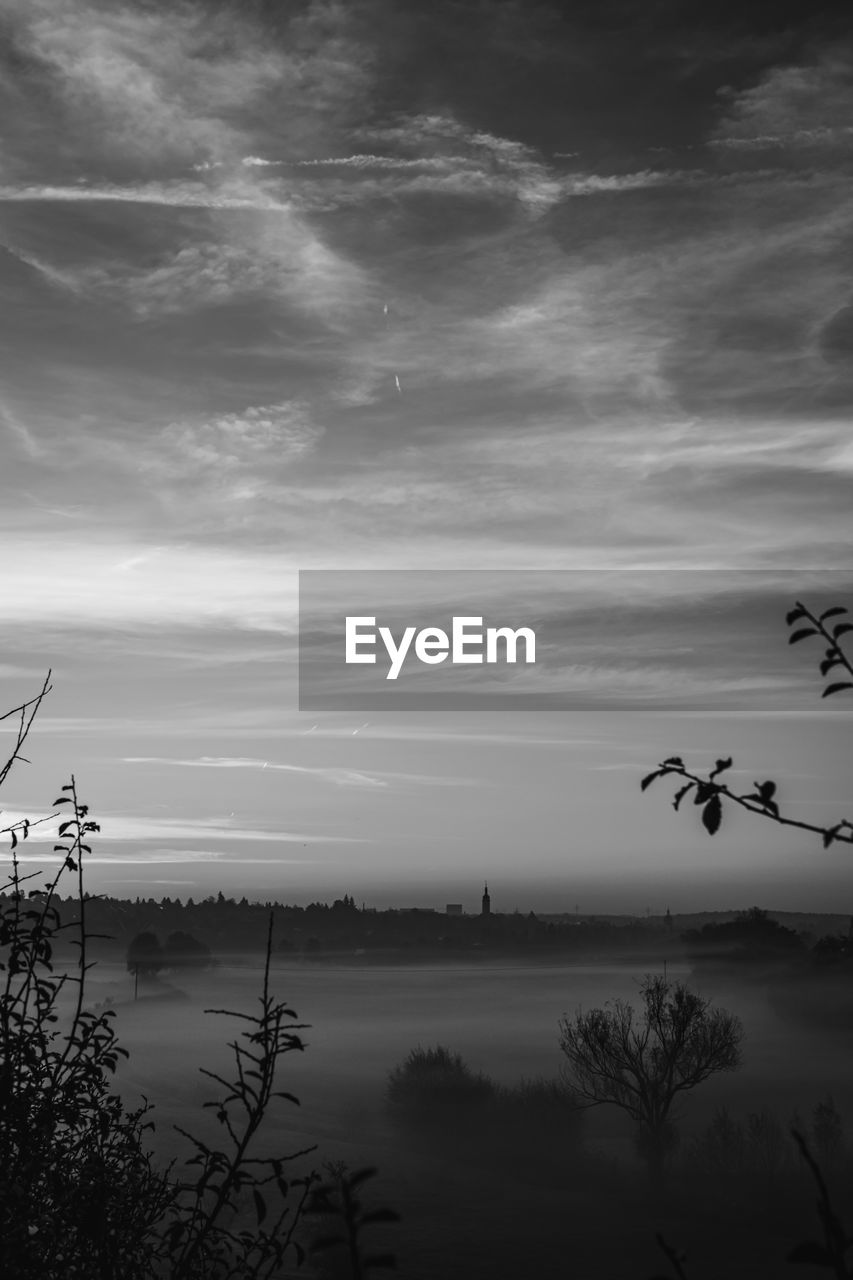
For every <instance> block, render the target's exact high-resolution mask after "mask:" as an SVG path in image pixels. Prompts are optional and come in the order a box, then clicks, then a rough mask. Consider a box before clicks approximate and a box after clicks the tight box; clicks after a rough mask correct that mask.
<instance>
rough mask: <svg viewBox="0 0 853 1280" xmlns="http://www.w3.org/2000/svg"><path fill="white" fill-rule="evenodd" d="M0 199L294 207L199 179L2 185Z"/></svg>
mask: <svg viewBox="0 0 853 1280" xmlns="http://www.w3.org/2000/svg"><path fill="white" fill-rule="evenodd" d="M0 201H8V202H16V203H27V202H36V201H47V202H65V201H68V202H71V203H74V204H77V203H89V204H92V203H99V202H107V203H110V202H116V203H119V204H143V205H144V204H153V205H164V206H166V207H167V208H177V209H256V210H259V211H261V212H278V213H286V212H288V211H289V210H290V209H291V207H292V206H291V204H290V202H288V201H282V200H281V199H279V198H278V197H276V196H275V195H271V194H268V193H267V192H265V191H264V190H263V189H259V188H256V187H253V188H251V189H247V188H245V187H244V188H242V189H240V188H239V187H233V186H223V187H211V186H207V185H205V184H203V183H200V182H186V181H175V182H143V183H134V184H128V185H124V186H119V185H117V184H114V183H101V184H99V185H97V186H95V185H92V184H90V183H81V184H80V185H79V186H73V187H72V186H55V185H51V184H40V185H30V186H9V185H6V186H0Z"/></svg>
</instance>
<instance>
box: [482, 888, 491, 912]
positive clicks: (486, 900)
mask: <svg viewBox="0 0 853 1280" xmlns="http://www.w3.org/2000/svg"><path fill="white" fill-rule="evenodd" d="M491 912H492V900H491V898H490V897H489V886H488V885H487V884H484V885H483V905H482V907H481V908H480V915H483V916H488V915H491Z"/></svg>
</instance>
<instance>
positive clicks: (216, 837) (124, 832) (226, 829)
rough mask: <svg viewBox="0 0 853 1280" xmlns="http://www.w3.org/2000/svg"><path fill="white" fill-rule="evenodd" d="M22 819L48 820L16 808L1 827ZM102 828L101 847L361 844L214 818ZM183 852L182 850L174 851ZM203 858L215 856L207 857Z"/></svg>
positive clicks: (143, 820)
mask: <svg viewBox="0 0 853 1280" xmlns="http://www.w3.org/2000/svg"><path fill="white" fill-rule="evenodd" d="M24 818H29V819H30V821H31V822H35V821H36V820H40V819H43V818H48V819H49V813H46V812H33V811H31V812H24V810H17V809H15V808H8V809H4V810H3V812H2V825H3V826H4V827H8V826H12V825H13V824H15V823H20V822H22V821H23V819H24ZM62 821H63V815H62V814H61V813H60V814H58V816H57V817H56V818H55V819H53V820H50V819H49V820H48V821H40V822H39V825H38V826H33V827H31V828H30V833H29V838H28V842H29V841H35V842H37V843H39V844H41V843H44V842H46V841H49V840H50V841H54V840H57V839H58V838H59V826H60V823H61V822H62ZM98 822H99V823H100V827H101V834H100V836H99V841H100V842H101V844H107V843H110V844H112V843H116V842H119V843H125V842H128V841H152V840H156V841H163V840H197V841H212V842H214V843H219V842H222V841H225V842H231V843H234V842H239V843H241V844H243V843H257V842H260V843H262V844H270V843H272V844H305V845H315V844H329V843H334V844H360V843H362V841H361V840H359V839H358V838H357V837H355V836H342V835H318V834H317V833H316V832H298V831H285V830H280V829H278V828H272V827H260V826H259V827H245V826H240V825H239V824H238V823H237V822H235V821H232V820H231V819H230V818H228V817H214V818H183V819H177V818H176V819H171V818H158V817H148V816H146V815H142V814H127V813H123V814H110V813H102V814H100V815H99V817H98ZM176 852H183V850H176ZM206 856H208V857H210V856H214V855H212V854H207V855H206Z"/></svg>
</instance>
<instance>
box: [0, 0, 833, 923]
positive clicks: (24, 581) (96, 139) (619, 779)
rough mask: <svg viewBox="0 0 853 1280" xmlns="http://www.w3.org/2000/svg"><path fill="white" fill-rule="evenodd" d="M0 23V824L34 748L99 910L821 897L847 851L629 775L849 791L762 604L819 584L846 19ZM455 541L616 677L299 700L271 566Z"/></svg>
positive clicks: (377, 556) (18, 1) (474, 563)
mask: <svg viewBox="0 0 853 1280" xmlns="http://www.w3.org/2000/svg"><path fill="white" fill-rule="evenodd" d="M0 25H2V39H0V122H2V124H0V288H2V293H3V299H4V306H3V307H2V309H0V361H1V362H2V363H0V368H2V378H0V497H2V503H0V536H2V549H3V554H2V560H0V589H1V590H2V596H3V602H4V609H3V621H2V632H0V636H2V645H1V646H0V699H2V704H3V705H4V706H12V705H15V704H16V703H18V702H20V701H21V700H22V699H24V698H26V697H28V696H31V695H32V694H33V693H34V692H35V691H36V690H37V688H38V687H39V686H40V683H41V680H42V678H43V676H44V673H45V672H46V670H47V669H48V668H50V669H52V671H53V691H52V692H51V694H50V696H49V698H48V700H47V701H46V703H45V705H44V707H43V709H42V712H41V714H40V716H39V720H38V722H37V726H36V727H35V728H34V731H33V735H32V738H31V740H30V743H29V744H28V759H29V760H30V762H31V763H29V764H28V765H20V766H19V767H18V768H17V769H16V770H15V772H14V773H13V774H12V776H11V777H10V779H9V780H8V781H7V783H6V786H5V789H4V796H3V805H4V814H5V817H6V818H7V819H9V818H13V817H14V816H15V815H17V814H23V813H29V814H33V815H44V814H46V813H48V812H49V811H50V801H51V800H52V799H53V796H54V794H58V788H59V786H61V785H62V783H63V782H64V781H65V780H66V779H67V777H68V775H69V774H70V773H71V772H72V771H73V772H74V774H75V776H76V777H77V779H78V782H79V785H80V788H81V791H82V792H83V793H84V795H85V797H86V799H87V800H88V802H89V803H90V805H91V807H92V810H93V813H94V814H95V816H97V817H98V818H99V820H100V821H101V824H102V834H101V835H100V837H99V838H98V841H97V846H96V848H95V850H94V852H93V855H92V858H91V862H90V868H89V876H90V886H91V888H92V889H93V891H103V892H110V893H115V894H129V895H131V896H136V895H137V894H138V895H143V896H160V895H163V894H167V895H169V896H176V895H181V896H188V895H192V896H195V897H200V896H205V895H207V894H208V893H211V892H216V891H218V890H219V889H220V888H221V889H223V890H225V891H226V892H227V893H229V894H231V893H238V894H242V893H246V894H247V895H248V896H253V897H261V898H266V897H275V898H278V899H280V900H285V901H303V902H304V901H309V900H312V899H316V898H319V899H321V900H325V899H331V898H332V897H337V896H341V895H343V894H344V893H352V894H353V895H354V896H355V897H356V898H357V900H364V901H367V902H369V903H374V904H378V905H411V904H421V905H424V904H430V905H437V906H439V907H443V905H444V903H445V902H446V901H462V902H463V903H465V904H466V905H467V906H469V907H470V909H471V910H474V909H476V905H477V903H478V901H479V894H480V892H481V889H482V881H483V879H484V878H486V877H488V879H489V883H490V888H491V891H492V901H493V908H494V909H495V910H502V909H506V910H511V909H514V908H515V907H516V906H517V907H519V909H522V910H526V909H529V908H531V907H532V908H534V909H536V910H543V911H544V910H553V911H558V910H574V909H575V906H576V905H577V906H578V907H579V908H580V909H581V910H582V911H590V912H592V911H608V912H613V911H626V912H634V911H640V912H642V911H645V910H646V909H647V908H648V909H651V910H654V911H662V910H664V909H665V907H666V906H671V908H672V909H673V910H681V911H684V910H689V909H705V908H708V909H711V908H720V909H724V908H728V907H732V906H748V905H750V904H751V903H752V902H756V901H757V902H759V903H760V904H761V905H765V906H768V907H777V908H783V907H784V908H788V909H796V908H797V907H800V906H802V908H803V909H808V910H818V909H826V910H838V904H839V902H840V901H849V902H850V903H853V874H851V867H853V860H851V859H849V858H847V859H845V850H844V849H843V848H842V849H841V850H840V851H839V850H838V849H836V850H830V851H828V852H824V851H823V850H821V849H820V847H819V845H818V844H816V843H815V842H812V841H810V840H809V839H808V838H805V839H803V838H801V836H802V833H800V835H796V834H795V835H791V834H790V833H785V832H780V831H779V830H778V829H777V828H775V827H773V826H772V825H771V824H769V823H764V822H761V821H760V820H758V819H751V818H749V817H747V816H741V817H740V818H739V819H738V818H733V819H732V821H730V822H729V823H727V824H726V825H725V826H724V830H723V831H722V832H721V833H720V835H718V836H717V837H716V838H715V839H714V840H713V841H710V840H709V838H708V836H707V835H706V834H705V832H704V831H703V830H702V829H701V827H700V825H699V823H698V822H697V821H696V820H695V814H694V813H692V812H691V813H683V814H679V815H678V816H676V815H674V814H673V813H672V811H671V809H670V807H669V804H668V800H669V795H668V793H667V794H663V793H661V794H655V793H654V792H652V793H649V794H647V795H645V796H641V795H640V792H639V779H640V778H641V777H642V776H643V774H644V773H645V772H647V771H648V769H649V768H650V767H652V766H653V765H654V764H655V763H656V762H657V760H658V759H659V758H660V757H661V756H662V755H668V754H670V753H671V752H672V751H673V750H676V749H678V750H680V751H681V752H682V753H683V754H685V756H687V755H688V753H692V754H691V755H690V760H691V762H695V763H696V764H697V765H698V766H704V765H705V764H707V763H708V762H711V761H713V759H714V758H716V756H717V755H719V754H721V753H733V754H734V755H735V766H736V768H737V769H738V770H742V773H738V774H736V775H735V778H736V779H739V780H742V781H743V782H744V787H745V788H746V787H749V786H750V785H751V783H752V781H753V778H754V777H755V776H776V777H777V778H778V779H779V780H780V783H782V782H784V796H785V797H786V799H787V798H789V799H790V804H791V807H792V811H796V813H797V814H798V815H799V816H801V817H804V818H806V819H807V820H811V821H822V820H823V819H824V817H826V818H827V819H829V818H830V817H831V818H833V819H835V818H838V817H843V816H845V813H844V805H845V803H849V772H848V770H846V769H845V761H846V760H847V759H849V732H850V729H849V720H847V718H846V715H845V712H844V710H843V708H842V707H841V706H840V705H835V704H833V705H832V706H829V705H828V704H825V703H821V700H820V679H819V676H818V674H817V671H816V669H815V668H816V661H817V659H818V657H819V656H820V655H819V653H817V652H816V651H815V650H813V649H812V650H811V651H809V652H806V649H807V646H803V647H802V648H801V649H798V650H796V651H789V650H788V648H787V646H786V635H785V627H784V612H785V609H786V607H789V604H790V602H791V600H792V599H793V598H797V593H798V592H801V591H811V592H812V593H813V598H818V599H820V600H824V599H825V600H826V601H827V602H829V603H834V602H836V600H837V601H838V602H840V603H848V604H851V606H853V589H851V588H853V555H851V548H850V531H851V530H850V509H851V507H850V500H851V493H853V485H852V484H851V481H853V435H851V429H850V406H851V401H853V363H851V358H850V357H851V353H853V295H851V285H850V265H851V259H853V231H851V228H853V181H851V178H853V161H852V160H851V146H852V145H853V45H852V44H851V40H850V20H849V13H846V12H845V6H843V5H838V4H832V5H830V4H820V3H814V2H811V3H808V4H806V3H794V2H793V0H787V2H786V3H781V4H776V5H774V6H772V7H771V6H765V5H758V4H749V3H738V4H734V3H731V2H730V0H724V2H723V3H718V4H715V5H713V6H709V5H707V4H702V5H700V4H696V3H692V2H689V0H678V2H677V3H676V0H658V2H655V3H649V4H643V5H637V4H630V3H627V0H596V3H592V2H591V0H589V2H587V0H576V2H575V3H572V4H567V3H564V4H558V3H547V2H545V0H534V2H531V0H526V2H525V3H524V4H521V3H516V2H515V0H477V2H476V3H475V2H474V0H432V2H430V3H426V2H425V0H420V2H418V3H416V2H415V0H394V2H393V3H392V0H349V2H348V3H338V2H336V0H304V2H302V3H296V2H294V3H291V4H273V3H262V2H261V0H254V2H249V3H240V4H235V3H224V2H223V3H215V2H213V0H210V2H208V3H193V2H187V3H180V4H171V3H170V4H165V3H159V2H155V0H136V3H133V4H126V3H121V2H120V0H110V2H109V3H106V2H104V3H87V2H86V0H4V3H3V4H2V6H0ZM460 568H464V569H469V570H479V571H484V570H489V571H494V570H515V571H532V570H536V571H543V570H549V571H558V570H559V571H572V573H574V574H575V575H576V579H577V581H578V582H580V581H584V582H585V583H586V586H585V587H584V589H583V591H582V592H581V591H577V592H573V593H571V598H570V599H569V600H568V601H567V602H566V605H565V610H564V612H565V613H566V614H567V615H569V616H571V618H572V620H573V623H574V624H575V626H574V629H572V628H571V627H570V628H567V630H566V632H565V637H566V641H565V643H566V646H567V648H566V651H565V652H564V659H565V661H564V662H563V663H562V664H558V669H557V670H556V672H555V670H554V668H553V667H552V669H551V680H552V683H551V685H550V686H549V687H552V688H559V687H560V682H561V681H562V680H563V679H564V678H565V673H566V668H571V672H572V678H573V679H574V680H575V681H576V682H577V681H580V682H581V684H584V683H586V684H588V685H589V686H590V687H595V688H596V689H600V688H602V687H605V686H606V687H608V688H610V687H615V688H617V689H618V690H620V691H621V690H625V694H624V697H623V696H622V693H621V692H620V694H619V696H618V697H616V698H615V700H614V701H613V705H608V706H607V707H601V706H599V705H594V706H585V707H577V708H575V709H569V710H565V709H564V710H561V711H557V710H552V711H548V710H543V711H539V712H536V711H529V710H528V711H515V712H513V711H505V712H504V711H492V712H490V713H489V714H477V713H476V712H471V711H466V710H463V709H460V710H459V711H458V712H454V711H452V710H444V711H441V712H435V713H432V714H414V713H411V712H404V711H396V712H382V713H380V714H377V715H376V716H372V715H368V714H364V715H358V716H355V717H354V716H353V715H350V714H346V713H344V712H340V713H337V714H336V713H334V712H323V713H322V714H319V713H318V714H316V715H315V714H310V713H305V712H300V711H299V709H298V702H297V685H296V632H297V622H298V618H297V574H298V571H299V570H306V569H334V570H340V571H345V570H356V569H358V570H366V569H369V570H374V571H379V570H390V569H393V570H424V569H432V570H448V569H454V570H458V569H460ZM614 570H621V571H625V572H629V573H630V574H632V575H634V576H633V578H632V579H631V581H632V583H633V584H634V586H633V587H632V588H631V590H630V591H629V592H628V595H629V596H630V600H629V604H630V607H629V608H628V611H627V613H626V612H625V611H624V610H623V609H622V605H624V604H625V588H624V579H623V578H620V579H619V581H620V583H621V584H622V585H620V587H619V591H618V592H615V591H610V590H609V586H608V584H610V583H612V582H613V581H615V579H614V578H613V577H612V576H610V575H611V574H612V571H614ZM676 570H677V571H678V572H677V573H676V572H675V571H676ZM709 571H714V572H709ZM746 571H748V575H747V572H746ZM412 581H413V584H415V583H416V581H417V579H416V578H415V577H414V576H413V578H412ZM667 584H668V585H667ZM531 591H532V587H531ZM534 597H535V593H533V596H531V601H532V603H531V607H535V608H536V609H538V610H539V612H540V613H541V612H543V611H544V612H548V613H550V614H554V613H557V614H559V613H560V612H561V609H560V607H558V606H557V604H556V603H555V601H554V600H553V599H547V600H546V599H544V598H543V599H539V600H536V599H535V598H534ZM580 597H582V599H581V598H580ZM412 599H413V600H416V599H417V589H416V586H415V585H413V587H412ZM712 617H713V618H714V619H715V623H714V626H715V627H716V630H713V638H712V639H709V637H710V636H711V632H710V631H709V626H710V623H709V619H710V618H712ZM578 619H580V623H578ZM578 627H579V629H578ZM567 655H568V656H567ZM640 687H641V689H642V691H643V696H642V698H640V699H639V700H638V698H637V696H636V690H637V689H638V688H640ZM632 690H633V692H632ZM673 699H675V704H676V705H675V706H673V705H672V703H673ZM679 700H680V701H679ZM839 701H840V700H836V702H839ZM638 702H639V704H638ZM774 771H775V772H774ZM848 816H849V814H848ZM41 833H42V834H44V835H45V836H48V837H49V835H50V825H49V824H45V825H44V826H43V827H42V828H41ZM50 847H51V841H50V839H49V838H47V839H44V840H41V841H40V842H37V841H35V840H33V841H31V842H30V844H29V845H28V850H29V851H30V852H29V854H28V856H29V857H31V858H34V859H36V865H38V864H39V860H40V859H44V858H45V857H49V855H50Z"/></svg>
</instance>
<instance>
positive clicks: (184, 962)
mask: <svg viewBox="0 0 853 1280" xmlns="http://www.w3.org/2000/svg"><path fill="white" fill-rule="evenodd" d="M212 959H213V957H212V956H211V954H210V950H209V948H208V947H206V946H205V945H204V943H203V942H199V940H198V938H194V937H193V936H192V934H191V933H184V932H183V930H181V929H178V930H176V931H175V933H170V934H169V936H168V938H167V939H166V942H165V945H164V947H163V965H164V966H165V967H166V968H169V969H204V968H206V967H207V966H208V965H209V964H210V963H211V961H212Z"/></svg>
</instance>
